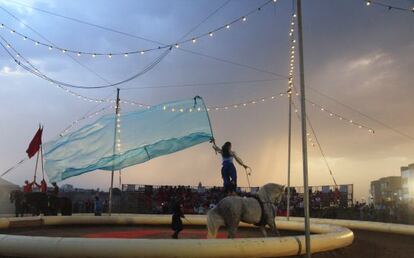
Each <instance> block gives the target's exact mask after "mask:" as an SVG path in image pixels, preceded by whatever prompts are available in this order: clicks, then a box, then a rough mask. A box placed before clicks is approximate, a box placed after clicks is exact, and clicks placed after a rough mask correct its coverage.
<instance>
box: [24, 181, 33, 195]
mask: <svg viewBox="0 0 414 258" xmlns="http://www.w3.org/2000/svg"><path fill="white" fill-rule="evenodd" d="M34 183H35V182H31V183H29V181H28V180H25V181H24V186H23V192H24V193H31V192H32V191H33V185H34Z"/></svg>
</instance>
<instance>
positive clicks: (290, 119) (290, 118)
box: [286, 87, 292, 220]
mask: <svg viewBox="0 0 414 258" xmlns="http://www.w3.org/2000/svg"><path fill="white" fill-rule="evenodd" d="M288 95H289V133H288V171H287V172H288V173H287V174H288V175H287V197H286V217H287V220H290V155H291V143H292V88H290V87H289V89H288Z"/></svg>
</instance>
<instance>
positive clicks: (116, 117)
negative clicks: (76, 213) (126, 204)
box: [108, 88, 119, 216]
mask: <svg viewBox="0 0 414 258" xmlns="http://www.w3.org/2000/svg"><path fill="white" fill-rule="evenodd" d="M115 103H116V104H115V121H114V148H113V152H112V164H113V165H112V172H111V188H109V204H108V214H109V216H111V213H112V190H113V188H114V172H115V171H114V161H115V154H116V136H117V131H118V128H117V125H118V115H119V88H118V89H116V102H115Z"/></svg>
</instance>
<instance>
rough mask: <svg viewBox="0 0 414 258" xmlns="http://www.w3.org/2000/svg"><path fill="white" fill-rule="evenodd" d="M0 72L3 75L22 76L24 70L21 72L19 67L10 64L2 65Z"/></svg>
mask: <svg viewBox="0 0 414 258" xmlns="http://www.w3.org/2000/svg"><path fill="white" fill-rule="evenodd" d="M0 74H2V75H4V76H23V75H26V73H25V72H22V71H21V70H20V69H17V68H12V67H10V66H7V65H5V66H3V67H2V68H1V70H0Z"/></svg>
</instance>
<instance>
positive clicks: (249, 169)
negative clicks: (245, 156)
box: [244, 168, 252, 190]
mask: <svg viewBox="0 0 414 258" xmlns="http://www.w3.org/2000/svg"><path fill="white" fill-rule="evenodd" d="M249 171H250V172H249ZM244 172H245V173H246V179H247V184H248V185H249V188H250V190H251V188H252V187H251V186H250V179H249V176H251V174H252V173H251V172H252V169H251V168H244Z"/></svg>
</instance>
